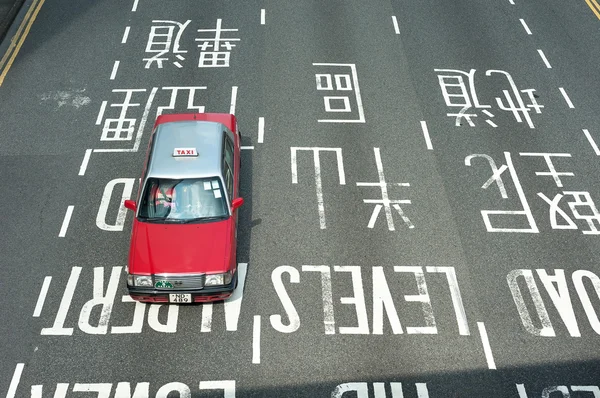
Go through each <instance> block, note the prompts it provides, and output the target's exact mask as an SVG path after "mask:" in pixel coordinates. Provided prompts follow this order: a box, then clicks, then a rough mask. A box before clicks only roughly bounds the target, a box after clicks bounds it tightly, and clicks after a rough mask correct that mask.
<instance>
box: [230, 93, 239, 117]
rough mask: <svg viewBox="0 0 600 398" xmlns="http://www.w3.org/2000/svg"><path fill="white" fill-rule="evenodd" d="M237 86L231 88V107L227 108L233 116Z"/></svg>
mask: <svg viewBox="0 0 600 398" xmlns="http://www.w3.org/2000/svg"><path fill="white" fill-rule="evenodd" d="M237 89H238V88H237V86H233V87H231V105H230V106H229V113H231V114H232V115H235V103H236V101H237Z"/></svg>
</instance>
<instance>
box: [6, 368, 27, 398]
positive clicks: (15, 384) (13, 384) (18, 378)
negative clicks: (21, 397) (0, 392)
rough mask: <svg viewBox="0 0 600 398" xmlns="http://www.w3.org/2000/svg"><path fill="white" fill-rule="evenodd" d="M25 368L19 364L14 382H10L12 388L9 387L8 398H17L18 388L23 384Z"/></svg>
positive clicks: (14, 375)
mask: <svg viewBox="0 0 600 398" xmlns="http://www.w3.org/2000/svg"><path fill="white" fill-rule="evenodd" d="M24 367H25V364H24V363H18V364H17V366H16V367H15V373H13V377H12V380H11V381H10V386H9V387H8V392H7V393H6V398H15V394H16V393H17V387H19V383H20V382H21V374H22V373H23V368H24Z"/></svg>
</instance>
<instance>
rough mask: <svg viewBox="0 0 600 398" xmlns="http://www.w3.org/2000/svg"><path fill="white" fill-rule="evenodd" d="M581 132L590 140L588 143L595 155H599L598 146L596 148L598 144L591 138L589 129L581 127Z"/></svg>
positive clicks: (599, 149)
mask: <svg viewBox="0 0 600 398" xmlns="http://www.w3.org/2000/svg"><path fill="white" fill-rule="evenodd" d="M583 134H585V136H586V137H587V139H588V141H589V142H590V145H591V146H592V149H593V150H594V152H595V153H596V156H600V148H598V145H597V144H596V142H595V141H594V139H593V138H592V135H591V134H590V132H589V130H588V129H583Z"/></svg>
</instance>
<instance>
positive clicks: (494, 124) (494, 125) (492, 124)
mask: <svg viewBox="0 0 600 398" xmlns="http://www.w3.org/2000/svg"><path fill="white" fill-rule="evenodd" d="M486 123H487V124H489V125H490V126H492V127H494V128H496V127H498V125H497V124H496V123H494V122H492V121H491V120H489V119H488V120H486Z"/></svg>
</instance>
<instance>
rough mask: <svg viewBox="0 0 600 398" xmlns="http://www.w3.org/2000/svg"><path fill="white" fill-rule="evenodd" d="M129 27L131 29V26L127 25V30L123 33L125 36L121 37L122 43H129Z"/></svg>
mask: <svg viewBox="0 0 600 398" xmlns="http://www.w3.org/2000/svg"><path fill="white" fill-rule="evenodd" d="M129 29H131V27H130V26H126V27H125V32H124V33H123V38H122V39H121V44H125V43H127V38H128V37H129Z"/></svg>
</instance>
